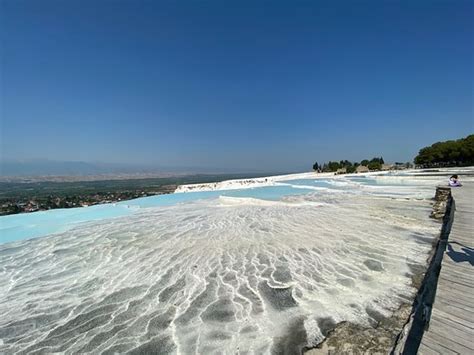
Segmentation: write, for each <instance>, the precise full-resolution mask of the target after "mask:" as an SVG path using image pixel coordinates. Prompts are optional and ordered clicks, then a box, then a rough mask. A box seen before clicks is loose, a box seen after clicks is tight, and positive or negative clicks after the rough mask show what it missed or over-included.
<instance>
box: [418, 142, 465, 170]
mask: <svg viewBox="0 0 474 355" xmlns="http://www.w3.org/2000/svg"><path fill="white" fill-rule="evenodd" d="M414 162H415V164H417V165H420V166H422V167H439V166H466V165H473V164H474V134H471V135H469V136H467V137H466V138H462V139H458V140H452V141H445V142H437V143H434V144H432V145H431V146H429V147H425V148H422V149H420V152H419V153H418V155H417V156H416V157H415V160H414Z"/></svg>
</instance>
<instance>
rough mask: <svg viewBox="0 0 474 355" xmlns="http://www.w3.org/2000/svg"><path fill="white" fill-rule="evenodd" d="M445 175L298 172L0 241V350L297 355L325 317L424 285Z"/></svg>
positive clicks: (353, 315)
mask: <svg viewBox="0 0 474 355" xmlns="http://www.w3.org/2000/svg"><path fill="white" fill-rule="evenodd" d="M359 179H360V178H359ZM364 179H365V180H364ZM305 180H307V181H305ZM445 180H446V179H445V177H439V176H433V177H429V176H428V177H426V176H423V177H416V178H415V177H413V176H388V177H387V176H385V177H373V178H362V180H361V181H358V180H357V179H356V180H351V179H339V180H331V178H328V181H327V185H328V186H326V185H325V184H322V185H321V182H315V181H314V180H311V179H303V180H301V177H300V176H296V177H293V178H292V177H290V178H288V179H287V180H285V181H286V182H285V181H282V184H283V185H281V187H282V188H285V189H288V186H287V185H290V186H291V188H292V189H294V190H298V189H302V188H303V189H304V193H302V194H299V195H297V194H295V195H293V194H286V193H285V194H283V195H282V196H281V197H280V198H274V197H273V196H274V195H271V196H272V198H266V196H268V193H267V192H266V193H264V194H263V195H262V192H261V191H256V190H258V188H257V189H249V191H248V193H247V195H248V196H245V194H243V195H242V196H240V193H239V195H238V196H237V197H236V196H224V195H212V196H209V197H208V198H204V199H202V198H200V199H196V200H190V201H187V202H184V203H177V204H171V205H160V206H156V207H148V208H142V209H139V210H138V211H137V212H135V213H133V214H130V215H126V216H122V217H117V218H109V219H103V220H99V221H90V222H86V223H79V224H77V225H76V226H75V227H74V228H73V229H70V230H68V231H66V232H62V233H56V234H52V235H48V236H44V237H41V238H36V239H30V240H22V241H21V240H20V241H16V242H10V243H5V244H1V245H0V314H1V317H0V352H4V353H15V352H25V353H34V352H35V351H38V352H46V353H51V352H66V353H86V352H91V353H125V352H128V351H131V352H136V353H150V352H162V353H181V354H192V353H199V354H211V353H236V352H237V353H241V354H243V353H256V354H260V353H271V352H284V353H292V352H297V351H298V350H299V349H301V347H302V346H304V345H310V344H315V343H317V342H319V341H320V340H321V339H322V334H321V329H323V328H324V327H325V325H327V323H328V322H329V323H333V322H340V321H343V320H349V321H352V322H358V323H361V324H367V325H370V324H374V322H375V319H377V318H379V317H380V316H390V314H391V312H392V311H393V310H394V309H396V308H397V307H398V306H399V305H400V304H401V303H402V302H404V301H407V300H410V298H411V297H413V295H414V293H415V292H416V290H415V289H413V287H412V286H411V276H412V274H413V272H414V270H416V269H417V268H419V267H420V266H424V265H425V264H426V258H427V256H428V253H429V251H430V249H431V243H432V241H433V238H435V237H436V236H437V234H438V233H439V228H440V225H439V223H438V222H435V221H433V220H431V219H429V217H428V216H429V213H430V209H431V200H430V199H431V198H432V197H433V195H434V188H435V186H436V185H437V184H438V183H440V182H443V181H445ZM285 184H286V185H285ZM272 191H273V190H272ZM282 191H283V190H282ZM284 191H287V190H284ZM272 193H273V192H272ZM261 195H262V196H263V198H256V196H261Z"/></svg>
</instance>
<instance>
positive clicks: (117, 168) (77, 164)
mask: <svg viewBox="0 0 474 355" xmlns="http://www.w3.org/2000/svg"><path fill="white" fill-rule="evenodd" d="M234 172H236V171H235V169H232V170H231V169H218V168H216V169H214V168H203V167H164V166H145V165H132V164H128V165H127V164H108V163H100V162H97V163H91V162H83V161H54V160H47V159H37V160H24V161H19V160H10V161H0V176H19V177H21V176H88V175H104V174H107V175H110V174H145V175H148V174H166V175H170V174H171V173H176V174H179V175H182V174H205V173H234ZM245 172H248V173H251V172H252V171H245Z"/></svg>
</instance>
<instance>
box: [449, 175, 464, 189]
mask: <svg viewBox="0 0 474 355" xmlns="http://www.w3.org/2000/svg"><path fill="white" fill-rule="evenodd" d="M449 186H451V187H459V186H462V184H461V183H460V182H459V179H458V176H457V175H456V174H454V175H453V176H451V177H450V178H449Z"/></svg>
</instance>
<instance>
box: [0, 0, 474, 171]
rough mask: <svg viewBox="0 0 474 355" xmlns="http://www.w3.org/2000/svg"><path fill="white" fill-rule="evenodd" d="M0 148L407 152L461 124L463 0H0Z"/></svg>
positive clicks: (124, 155)
mask: <svg viewBox="0 0 474 355" xmlns="http://www.w3.org/2000/svg"><path fill="white" fill-rule="evenodd" d="M2 6H3V10H2V12H3V16H2V20H1V22H2V25H1V27H2V31H1V32H2V33H3V35H2V36H3V49H2V82H1V86H2V96H3V100H2V101H3V105H2V112H1V115H2V126H1V130H2V132H1V140H2V143H1V144H2V158H3V159H13V160H14V159H32V158H35V159H36V158H48V159H51V160H67V161H70V160H74V161H75V160H80V161H101V162H109V163H135V164H150V165H157V166H200V167H210V168H212V167H220V168H231V169H235V170H236V171H237V170H240V171H242V170H246V169H258V170H267V171H269V170H280V171H282V170H285V171H287V170H301V169H304V168H305V167H310V166H311V165H312V163H313V162H314V161H315V160H318V161H320V162H322V161H327V160H330V159H336V160H340V159H349V160H361V159H363V158H366V157H369V158H370V157H372V156H379V155H382V156H383V157H384V158H385V160H386V161H407V160H411V159H412V158H413V157H414V155H416V153H417V151H418V150H419V149H420V148H421V147H423V146H425V145H429V144H431V143H433V142H435V141H439V140H445V139H456V138H460V137H463V136H466V135H468V134H470V133H472V132H473V131H474V128H473V91H472V83H473V72H472V70H473V66H472V63H473V44H472V43H473V2H472V1H435V0H433V1H299V0H296V1H125V0H114V1H111V0H107V1H106V0H94V1H87V0H86V1H74V0H68V1H61V0H58V1H49V0H42V1H33V0H30V1H24V0H4V1H2Z"/></svg>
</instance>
